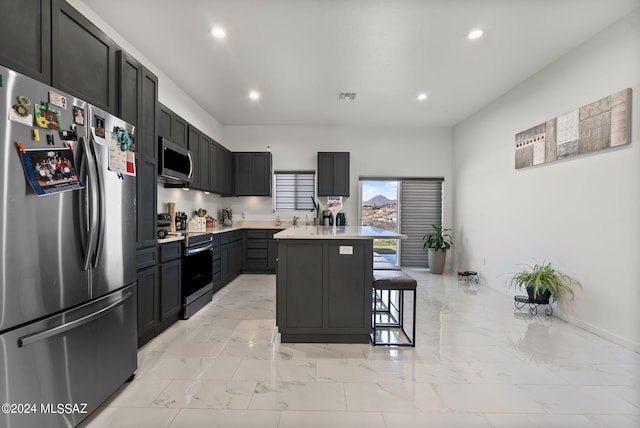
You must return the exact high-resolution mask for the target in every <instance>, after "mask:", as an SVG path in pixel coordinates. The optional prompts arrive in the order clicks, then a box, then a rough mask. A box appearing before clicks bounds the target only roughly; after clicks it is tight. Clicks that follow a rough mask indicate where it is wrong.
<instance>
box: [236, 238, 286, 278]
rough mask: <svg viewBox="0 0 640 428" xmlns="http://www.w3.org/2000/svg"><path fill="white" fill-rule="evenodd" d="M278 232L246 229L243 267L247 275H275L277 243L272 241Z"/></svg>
mask: <svg viewBox="0 0 640 428" xmlns="http://www.w3.org/2000/svg"><path fill="white" fill-rule="evenodd" d="M277 232H279V230H271V229H247V230H246V231H245V238H246V239H245V245H246V251H245V265H244V271H245V272H248V273H275V272H276V259H277V257H278V242H277V241H276V240H274V239H273V235H274V233H277Z"/></svg>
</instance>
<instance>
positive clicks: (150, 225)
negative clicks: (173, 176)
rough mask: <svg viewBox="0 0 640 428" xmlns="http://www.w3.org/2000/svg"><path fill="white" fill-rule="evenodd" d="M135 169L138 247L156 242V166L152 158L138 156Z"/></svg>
mask: <svg viewBox="0 0 640 428" xmlns="http://www.w3.org/2000/svg"><path fill="white" fill-rule="evenodd" d="M136 169H137V171H136V175H137V176H136V187H137V200H136V222H137V230H136V243H137V246H138V248H143V247H147V246H149V245H155V243H156V233H157V227H156V222H157V216H156V200H157V185H156V174H157V168H156V163H155V162H153V160H149V158H146V157H144V156H138V157H136Z"/></svg>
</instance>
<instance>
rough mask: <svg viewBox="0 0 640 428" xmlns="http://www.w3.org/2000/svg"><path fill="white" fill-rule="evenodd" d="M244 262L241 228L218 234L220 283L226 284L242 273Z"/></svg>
mask: <svg viewBox="0 0 640 428" xmlns="http://www.w3.org/2000/svg"><path fill="white" fill-rule="evenodd" d="M243 262H244V233H243V231H242V230H234V231H231V232H226V233H223V234H221V236H220V274H221V277H222V283H223V284H228V283H229V282H231V281H232V280H233V279H234V278H235V277H237V276H238V275H240V274H241V273H242V266H243V264H244V263H243Z"/></svg>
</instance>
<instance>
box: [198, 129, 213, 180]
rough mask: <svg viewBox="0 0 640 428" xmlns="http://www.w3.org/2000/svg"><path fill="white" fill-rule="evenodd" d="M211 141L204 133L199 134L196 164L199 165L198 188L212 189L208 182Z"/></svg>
mask: <svg viewBox="0 0 640 428" xmlns="http://www.w3.org/2000/svg"><path fill="white" fill-rule="evenodd" d="M212 143H213V141H212V140H211V139H210V138H209V137H207V136H206V135H204V134H201V135H200V153H198V164H199V165H200V189H202V190H206V191H209V192H210V191H213V189H212V188H211V183H209V151H210V150H211V145H212Z"/></svg>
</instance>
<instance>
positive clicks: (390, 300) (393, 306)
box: [371, 270, 418, 347]
mask: <svg viewBox="0 0 640 428" xmlns="http://www.w3.org/2000/svg"><path fill="white" fill-rule="evenodd" d="M417 285H418V284H417V282H416V280H415V279H413V278H412V277H411V276H409V275H407V274H406V273H404V272H403V271H401V270H374V271H373V297H374V299H373V308H372V312H371V315H372V321H371V326H372V328H371V342H372V343H373V344H374V345H394V346H414V347H415V346H416V345H415V339H416V338H415V335H416V288H417ZM407 291H409V292H413V311H412V312H411V314H410V315H411V326H412V328H411V335H409V334H408V333H407V331H406V329H405V322H404V318H405V315H406V314H405V309H406V307H405V298H406V296H405V292H407Z"/></svg>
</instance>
